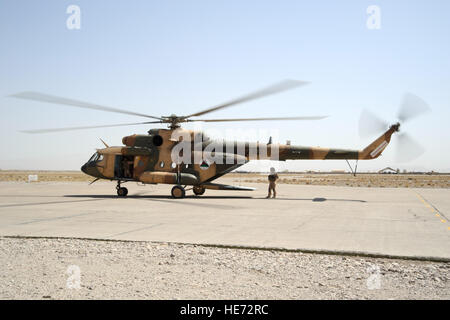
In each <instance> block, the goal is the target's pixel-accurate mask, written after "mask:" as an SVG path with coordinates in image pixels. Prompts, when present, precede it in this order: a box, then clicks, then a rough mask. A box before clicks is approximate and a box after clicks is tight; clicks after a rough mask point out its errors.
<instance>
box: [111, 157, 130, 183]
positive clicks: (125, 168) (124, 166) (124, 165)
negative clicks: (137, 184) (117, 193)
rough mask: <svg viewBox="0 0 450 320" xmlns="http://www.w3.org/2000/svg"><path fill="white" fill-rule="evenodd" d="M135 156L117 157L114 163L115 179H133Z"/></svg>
mask: <svg viewBox="0 0 450 320" xmlns="http://www.w3.org/2000/svg"><path fill="white" fill-rule="evenodd" d="M133 173H134V156H123V155H116V157H115V162H114V178H116V179H124V180H128V179H133Z"/></svg>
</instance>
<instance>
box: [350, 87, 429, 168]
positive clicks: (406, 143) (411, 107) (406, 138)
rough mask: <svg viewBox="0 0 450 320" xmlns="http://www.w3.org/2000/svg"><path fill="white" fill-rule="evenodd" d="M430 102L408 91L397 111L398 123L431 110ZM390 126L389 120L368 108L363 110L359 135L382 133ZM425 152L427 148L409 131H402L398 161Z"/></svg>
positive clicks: (403, 160)
mask: <svg viewBox="0 0 450 320" xmlns="http://www.w3.org/2000/svg"><path fill="white" fill-rule="evenodd" d="M430 111H431V109H430V107H429V106H428V104H427V103H426V102H425V101H424V100H422V99H421V98H420V97H418V96H416V95H414V94H412V93H406V94H405V95H404V96H403V100H402V103H401V105H400V108H399V111H398V113H397V119H398V124H399V125H403V124H404V123H406V122H408V121H410V120H412V119H414V118H416V117H418V116H420V115H423V114H426V113H428V112H430ZM388 127H389V122H387V121H385V120H383V119H381V118H379V117H378V116H377V115H375V114H373V113H372V112H370V111H368V110H363V112H362V113H361V117H360V121H359V135H360V137H362V138H368V137H373V136H374V135H377V134H381V133H382V132H383V131H385V130H386V129H387V128H388ZM424 152H425V148H424V147H423V146H421V145H420V144H419V143H418V142H417V141H416V140H415V139H414V138H412V137H411V135H409V134H408V133H405V132H402V133H400V134H398V140H397V143H396V151H395V160H396V161H397V162H408V161H412V160H414V159H416V158H418V157H419V156H421V155H422V154H423V153H424Z"/></svg>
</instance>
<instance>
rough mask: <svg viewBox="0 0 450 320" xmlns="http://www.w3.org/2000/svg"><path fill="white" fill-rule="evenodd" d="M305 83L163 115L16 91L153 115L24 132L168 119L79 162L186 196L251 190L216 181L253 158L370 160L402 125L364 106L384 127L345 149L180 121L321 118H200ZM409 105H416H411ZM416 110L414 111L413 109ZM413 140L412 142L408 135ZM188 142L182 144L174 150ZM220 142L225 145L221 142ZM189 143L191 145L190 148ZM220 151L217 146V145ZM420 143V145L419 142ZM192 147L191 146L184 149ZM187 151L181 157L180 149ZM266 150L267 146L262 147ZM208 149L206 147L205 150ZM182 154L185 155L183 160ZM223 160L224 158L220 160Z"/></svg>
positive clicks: (414, 100)
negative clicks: (256, 137) (232, 133)
mask: <svg viewBox="0 0 450 320" xmlns="http://www.w3.org/2000/svg"><path fill="white" fill-rule="evenodd" d="M305 84H307V82H303V81H294V80H285V81H282V82H280V83H277V84H275V85H272V86H269V87H267V88H264V89H262V90H258V91H256V92H253V93H251V94H248V95H245V96H242V97H240V98H237V99H234V100H231V101H228V102H226V103H223V104H220V105H217V106H214V107H211V108H208V109H205V110H202V111H199V112H196V113H192V114H189V115H187V116H177V115H174V114H172V115H170V116H161V117H155V116H152V115H147V114H142V113H137V112H132V111H128V110H123V109H117V108H111V107H105V106H100V105H97V104H92V103H87V102H83V101H78V100H73V99H67V98H62V97H57V96H53V95H47V94H42V93H38V92H30V91H27V92H21V93H18V94H14V95H12V97H15V98H20V99H27V100H34V101H39V102H45V103H54V104H60V105H66V106H72V107H79V108H87V109H95V110H102V111H107V112H116V113H122V114H128V115H134V116H140V117H146V118H150V119H152V121H146V122H139V123H127V124H114V125H102V126H84V127H69V128H54V129H39V130H26V131H23V132H26V133H48V132H60V131H69V130H81V129H91V128H104V127H117V126H128V125H141V124H167V125H168V128H167V129H150V130H149V131H148V134H133V135H130V136H125V137H123V139H122V143H123V145H124V146H113V147H110V146H108V145H107V144H106V143H105V142H104V141H103V140H101V141H102V142H103V144H104V145H105V148H103V149H98V150H97V152H96V153H94V154H93V155H92V157H91V158H90V159H89V160H88V161H87V162H86V163H85V164H84V165H83V166H82V167H81V170H82V171H83V172H84V173H86V174H88V175H90V176H92V177H94V178H95V180H94V181H92V182H91V184H92V183H94V182H95V181H97V180H99V179H106V180H111V181H117V186H116V190H117V195H118V196H119V197H125V196H127V194H128V190H127V188H125V187H122V186H121V184H122V183H125V182H130V181H136V182H142V183H144V184H170V185H173V187H172V190H171V194H172V197H173V198H183V197H185V194H186V187H187V186H189V187H190V188H192V190H193V193H194V194H195V195H197V196H200V195H203V194H204V193H205V190H206V189H215V190H242V191H249V190H254V189H253V188H248V187H241V186H231V185H224V184H218V183H214V182H213V181H214V180H216V179H217V178H219V177H222V176H223V175H225V174H227V173H229V172H231V171H233V170H235V169H236V168H238V167H240V166H242V165H243V164H245V163H247V162H248V161H250V160H254V159H256V160H279V161H286V160H304V159H320V160H330V159H342V160H351V159H354V160H371V159H375V158H377V157H379V156H380V155H381V153H382V152H383V150H384V149H385V148H386V147H387V145H388V144H389V142H390V140H391V136H392V134H394V133H395V132H398V131H399V128H400V122H397V123H395V124H392V125H390V126H389V125H387V124H386V123H384V122H382V121H381V120H379V119H377V118H376V117H375V116H373V115H372V114H370V113H368V112H366V113H365V118H366V120H367V119H368V120H369V122H371V124H370V123H369V124H367V123H365V124H363V125H362V128H363V129H368V130H362V131H366V132H365V133H367V131H369V133H373V132H370V131H378V132H380V131H384V133H383V134H381V136H379V137H378V138H377V139H375V140H374V141H373V142H372V143H370V144H369V145H368V146H367V147H365V148H364V149H362V150H347V149H336V148H320V147H304V146H293V145H290V144H272V138H270V139H269V141H268V142H267V143H259V142H257V143H252V142H237V141H231V142H230V141H219V142H218V141H212V140H211V139H209V138H208V137H207V136H206V135H205V134H204V133H203V132H201V131H193V130H185V129H183V128H181V125H180V124H181V123H191V122H200V121H201V122H231V121H269V120H320V119H323V118H326V116H306V117H273V118H230V119H198V118H196V117H198V116H203V115H205V114H208V113H210V112H214V111H218V110H221V109H224V108H227V107H230V106H233V105H237V104H241V103H244V102H248V101H251V100H254V99H258V98H262V97H265V96H268V95H272V94H275V93H279V92H282V91H286V90H290V89H293V88H295V87H299V86H302V85H305ZM407 98H408V99H409V100H408V99H407V100H408V101H406V102H405V103H404V105H403V106H402V109H401V111H400V113H399V116H398V118H399V120H400V121H403V122H404V121H406V120H407V119H409V118H412V117H414V116H416V115H418V114H420V113H423V112H424V110H426V109H427V106H426V105H425V103H424V102H423V101H422V100H421V99H420V98H418V97H416V96H413V95H408V96H407ZM410 105H413V107H412V108H411V106H410ZM411 110H412V111H411ZM405 139H406V140H407V142H408V143H409V144H410V145H411V144H414V142H413V141H412V140H411V139H410V138H409V137H407V136H405ZM213 142H214V144H215V148H214V149H213V150H210V152H209V153H208V152H207V151H208V146H210V145H211V144H212V143H213ZM181 144H184V147H185V148H184V149H183V148H181V150H180V151H181V152H177V153H176V156H175V157H174V150H175V149H176V148H178V147H180V145H181ZM217 146H219V147H221V148H217ZM186 147H191V148H186ZM219 149H220V150H221V151H218V150H219ZM416 149H417V148H416ZM186 150H188V151H187V152H185V151H186ZM183 151H184V154H183V155H182V156H181V157H180V153H183ZM261 151H264V152H261ZM205 153H207V154H206V155H205ZM180 159H181V160H180ZM221 160H223V161H221Z"/></svg>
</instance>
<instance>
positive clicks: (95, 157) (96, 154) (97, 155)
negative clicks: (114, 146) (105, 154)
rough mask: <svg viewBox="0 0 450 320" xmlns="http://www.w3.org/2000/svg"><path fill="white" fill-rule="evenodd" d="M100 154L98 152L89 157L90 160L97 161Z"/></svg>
mask: <svg viewBox="0 0 450 320" xmlns="http://www.w3.org/2000/svg"><path fill="white" fill-rule="evenodd" d="M99 156H100V155H99V154H98V153H97V152H96V153H94V154H93V155H92V157H91V158H90V159H89V161H88V162H92V161H97V159H98V158H99Z"/></svg>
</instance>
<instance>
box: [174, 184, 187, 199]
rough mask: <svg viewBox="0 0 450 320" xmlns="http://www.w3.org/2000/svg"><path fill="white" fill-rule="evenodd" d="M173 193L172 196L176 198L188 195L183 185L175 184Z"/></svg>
mask: <svg viewBox="0 0 450 320" xmlns="http://www.w3.org/2000/svg"><path fill="white" fill-rule="evenodd" d="M171 193H172V197H174V198H175V199H180V198H184V196H185V195H186V191H185V190H184V188H183V187H182V186H174V187H173V188H172V191H171Z"/></svg>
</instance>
